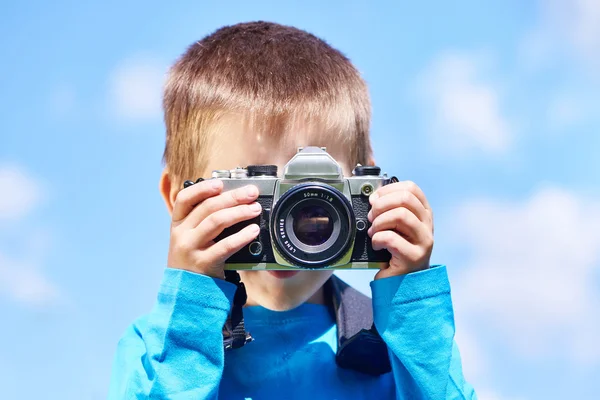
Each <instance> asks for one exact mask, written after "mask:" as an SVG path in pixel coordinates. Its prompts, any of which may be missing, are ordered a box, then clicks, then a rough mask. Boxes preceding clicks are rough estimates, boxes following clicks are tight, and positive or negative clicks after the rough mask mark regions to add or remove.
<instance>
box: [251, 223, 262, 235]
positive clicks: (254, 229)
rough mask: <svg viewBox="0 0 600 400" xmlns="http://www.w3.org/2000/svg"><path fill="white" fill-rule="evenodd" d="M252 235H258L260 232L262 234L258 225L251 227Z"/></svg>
mask: <svg viewBox="0 0 600 400" xmlns="http://www.w3.org/2000/svg"><path fill="white" fill-rule="evenodd" d="M250 227H251V228H250V233H252V234H255V235H257V234H258V232H260V226H258V225H257V224H252V225H250Z"/></svg>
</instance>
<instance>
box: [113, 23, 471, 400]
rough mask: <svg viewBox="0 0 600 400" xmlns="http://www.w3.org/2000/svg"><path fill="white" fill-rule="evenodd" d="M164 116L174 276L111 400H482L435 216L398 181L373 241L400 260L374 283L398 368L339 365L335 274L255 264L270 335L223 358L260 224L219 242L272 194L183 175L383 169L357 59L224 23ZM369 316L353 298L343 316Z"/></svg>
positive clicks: (270, 31)
mask: <svg viewBox="0 0 600 400" xmlns="http://www.w3.org/2000/svg"><path fill="white" fill-rule="evenodd" d="M164 111H165V121H166V126H167V141H166V149H165V161H166V168H165V170H164V173H163V175H162V177H161V180H160V191H161V194H162V196H163V198H164V200H165V203H166V205H167V209H168V210H169V212H170V213H171V216H172V226H171V240H170V247H169V254H168V260H167V266H168V268H166V270H165V273H164V278H163V282H162V284H161V287H160V291H159V293H158V300H157V304H156V306H155V308H154V309H153V310H152V312H151V313H150V314H149V315H147V316H145V317H143V318H141V319H139V320H137V321H136V322H135V323H134V324H133V325H132V326H131V327H130V328H129V329H128V330H127V331H126V333H125V335H124V336H123V338H122V339H121V340H120V342H119V346H118V349H117V354H116V359H115V364H114V369H113V376H112V382H111V388H110V395H109V398H110V399H115V400H116V399H145V398H156V399H159V398H161V399H163V398H164V399H216V398H221V399H254V400H256V399H306V398H312V399H392V398H396V399H474V398H476V396H475V393H474V391H473V389H472V388H471V387H470V386H469V385H468V384H467V383H466V382H465V380H464V378H463V375H462V371H461V363H460V357H459V353H458V350H457V347H456V345H455V343H454V320H453V311H452V303H451V298H450V287H449V283H448V279H447V274H446V269H445V267H444V266H432V267H430V265H429V258H430V255H431V251H432V247H433V219H432V212H431V209H430V207H429V204H428V202H427V199H426V198H425V195H424V194H423V192H422V191H421V190H420V189H419V188H418V187H417V186H416V185H415V184H414V183H412V182H397V183H392V184H389V185H386V186H383V187H381V188H380V189H378V190H377V191H376V192H375V193H374V194H372V195H371V196H370V200H369V201H370V204H371V206H372V209H371V211H370V213H369V216H368V219H369V222H371V226H370V228H369V230H368V235H369V236H370V237H371V239H372V245H373V248H374V249H376V250H380V249H387V250H388V251H389V253H390V254H391V259H390V261H389V263H387V264H386V265H385V267H384V268H382V269H381V270H380V271H379V272H378V273H377V275H376V276H375V280H374V281H373V282H372V283H371V287H372V291H373V300H372V309H373V314H374V322H375V327H376V329H377V332H378V334H377V333H375V335H377V336H376V337H377V338H379V337H380V338H382V339H383V342H385V345H387V349H386V348H385V346H384V347H383V349H384V353H383V357H384V358H385V361H384V362H383V364H385V363H386V362H387V360H388V357H389V365H391V368H390V369H391V371H389V372H387V370H385V368H384V370H379V371H374V370H369V368H367V367H366V365H367V364H369V362H371V361H373V362H375V363H379V362H381V361H382V360H381V358H382V355H381V353H378V354H375V353H373V354H371V353H369V352H367V354H366V355H367V357H366V358H363V359H360V360H362V361H358V362H356V360H359V359H358V358H356V359H355V360H354V361H353V360H352V359H351V360H350V361H351V362H350V364H352V363H354V365H355V366H356V367H355V368H353V367H350V368H347V367H346V368H342V367H340V366H339V365H338V364H339V363H338V359H337V358H336V353H338V352H339V351H338V350H339V347H340V343H341V342H339V338H338V331H339V330H340V329H342V327H341V326H340V322H339V321H340V320H338V319H337V318H336V317H335V312H332V305H331V298H330V297H331V294H330V293H329V292H328V291H327V290H326V287H327V284H328V282H331V281H332V280H334V278H333V277H332V273H333V271H331V270H317V271H308V270H298V271H291V272H290V271H240V272H239V273H240V276H241V280H242V282H243V283H244V284H245V287H246V291H247V301H246V304H245V307H244V308H243V316H244V323H245V327H246V328H247V330H248V331H249V332H251V333H252V336H253V337H254V338H255V340H254V341H253V342H250V343H247V344H245V345H244V346H242V347H240V348H235V349H224V346H223V343H224V342H223V331H222V329H223V326H224V324H225V322H226V320H227V317H228V315H229V313H230V310H231V308H232V303H233V301H234V294H235V292H236V285H234V284H232V283H230V282H227V281H225V280H224V276H225V274H224V268H223V267H224V262H225V260H226V259H227V258H228V257H229V256H231V255H232V254H234V253H236V252H237V251H238V250H240V249H241V248H243V247H244V246H247V245H248V244H249V243H250V242H251V241H252V240H253V239H254V238H256V236H257V235H258V233H259V227H258V226H257V225H256V224H251V225H248V226H247V227H246V228H244V229H242V230H240V231H239V232H237V233H234V234H232V235H230V236H227V237H226V238H224V239H222V240H218V241H215V240H214V239H215V238H216V237H217V236H218V235H219V234H220V233H221V232H223V230H224V229H225V228H227V227H230V226H232V225H234V224H236V223H239V222H241V221H245V220H249V219H252V218H255V217H256V216H258V215H259V214H260V213H261V206H260V205H259V204H258V203H257V202H256V201H255V200H256V199H257V197H258V189H257V188H256V187H255V186H247V187H243V188H241V189H235V190H231V191H223V186H222V182H221V181H219V180H217V179H212V180H205V181H202V182H199V183H197V184H194V185H192V186H190V187H188V188H186V189H182V188H183V182H184V181H185V180H187V179H195V178H196V177H205V178H206V177H210V175H211V171H212V170H217V169H234V168H235V167H237V166H246V165H253V164H274V165H277V166H278V167H279V171H282V169H283V166H284V165H285V164H286V163H287V161H289V160H290V159H291V158H292V156H294V154H295V153H296V151H297V149H298V147H302V146H319V147H326V148H327V152H328V153H329V154H330V155H331V156H332V157H333V158H334V159H335V160H336V161H337V162H338V163H339V164H340V165H341V166H342V168H343V171H344V176H350V175H351V173H352V169H353V167H354V166H355V165H356V164H357V163H360V164H362V165H374V161H373V155H372V151H371V144H370V138H369V123H370V101H369V97H368V92H367V87H366V85H365V83H364V81H363V80H362V78H361V77H360V75H359V73H358V72H357V71H356V69H355V68H354V67H353V65H352V64H351V63H350V61H348V60H347V59H346V58H345V57H344V56H343V55H342V54H341V53H340V52H338V51H337V50H335V49H333V48H331V47H330V46H329V45H327V44H326V43H325V42H323V41H322V40H320V39H318V38H316V37H314V36H313V35H310V34H308V33H306V32H304V31H301V30H298V29H295V28H292V27H287V26H281V25H277V24H272V23H265V22H256V23H246V24H238V25H234V26H229V27H224V28H221V29H219V30H217V31H216V32H215V33H213V34H211V35H209V36H208V37H206V38H204V39H203V40H201V41H199V42H197V43H194V44H193V45H192V46H191V47H190V48H189V49H188V50H187V52H186V53H185V54H183V56H182V57H181V58H180V59H179V60H178V61H177V63H176V64H175V65H174V66H173V67H172V69H171V71H170V74H169V79H168V81H167V84H166V87H165V94H164ZM346 293H351V292H349V291H347V292H346ZM338 294H339V293H338ZM343 301H344V300H343V297H342V303H343ZM369 301H370V300H369ZM341 306H344V304H342V305H341ZM338 307H340V305H338ZM369 308H370V304H369ZM356 310H357V308H356V306H355V305H349V307H348V309H346V311H345V313H347V314H344V315H349V316H350V317H352V312H353V311H354V313H356V312H357V311H356ZM369 313H370V310H369ZM363 314H364V313H363ZM358 317H361V318H362V317H364V316H363V315H360V316H358ZM368 328H369V327H367V329H368ZM372 332H375V331H374V330H373V331H372ZM379 335H380V336H379ZM380 340H381V339H380ZM375 342H376V341H375ZM383 342H382V343H383ZM362 343H363V344H364V347H363V349H370V348H371V347H369V346H370V345H371V344H372V343H374V342H373V341H363V342H362ZM361 346H362V345H361ZM365 351H366V350H365ZM369 351H370V350H369ZM358 356H360V354H358V353H357V357H358ZM363 356H364V354H363ZM352 357H354V356H352V355H351V357H350V358H352Z"/></svg>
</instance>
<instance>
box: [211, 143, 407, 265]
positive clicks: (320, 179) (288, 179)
mask: <svg viewBox="0 0 600 400" xmlns="http://www.w3.org/2000/svg"><path fill="white" fill-rule="evenodd" d="M380 172H381V169H380V168H379V167H374V166H361V165H357V166H356V168H355V169H354V171H353V174H352V176H351V177H344V175H343V172H342V168H341V167H340V165H339V164H338V163H337V162H336V161H335V160H334V159H333V158H332V157H331V156H330V155H329V154H328V153H327V152H326V149H325V148H319V147H305V148H300V149H299V150H298V153H297V154H296V155H295V156H294V157H292V159H291V160H290V161H289V162H288V163H287V164H286V165H285V168H284V171H283V176H282V177H281V178H280V177H278V175H277V166H274V165H250V166H248V167H246V168H236V169H234V170H216V171H213V172H212V178H213V179H220V180H222V181H223V191H224V192H225V191H228V190H232V189H236V188H239V187H242V186H246V185H249V184H251V185H255V186H257V187H258V190H259V197H258V199H257V202H259V203H260V204H261V206H262V213H261V214H260V215H259V216H258V217H256V218H254V219H251V220H248V221H244V222H241V223H238V224H236V225H234V226H231V227H229V228H227V229H225V230H224V231H223V232H222V233H221V234H220V235H219V236H218V237H217V238H215V241H218V240H221V239H222V238H224V237H227V236H229V235H231V234H233V233H235V232H238V231H239V230H240V229H242V228H243V227H245V226H247V225H249V224H252V223H256V224H258V225H259V226H260V233H259V235H258V237H257V238H256V239H255V240H254V241H252V242H251V243H250V244H249V245H248V246H245V247H244V248H242V249H241V250H240V251H238V252H237V253H235V254H233V255H232V256H231V257H229V258H228V259H227V260H226V262H225V269H227V270H265V269H269V270H286V269H350V268H353V269H370V268H381V267H382V265H383V264H384V263H386V262H388V261H389V259H390V254H389V252H388V251H387V250H385V249H384V250H380V251H374V250H373V248H372V245H371V238H370V237H369V236H368V235H367V230H368V228H369V226H370V223H369V221H368V219H367V214H368V212H369V210H370V208H371V207H370V203H369V196H370V195H371V194H372V193H373V192H374V191H375V190H377V189H378V188H379V187H381V186H384V185H386V184H389V183H392V182H397V181H398V180H397V179H396V178H395V177H391V178H388V177H387V175H385V174H384V175H383V176H382V175H381V174H380Z"/></svg>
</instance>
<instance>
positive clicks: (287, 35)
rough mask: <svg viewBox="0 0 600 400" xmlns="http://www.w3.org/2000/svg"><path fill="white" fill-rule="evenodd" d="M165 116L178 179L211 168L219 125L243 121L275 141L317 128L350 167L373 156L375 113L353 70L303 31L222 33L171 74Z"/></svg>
mask: <svg viewBox="0 0 600 400" xmlns="http://www.w3.org/2000/svg"><path fill="white" fill-rule="evenodd" d="M163 108H164V117H165V124H166V129H167V138H166V145H165V151H164V162H165V163H166V165H167V167H168V169H169V174H170V175H171V178H172V179H175V180H179V181H181V180H185V179H192V178H193V177H194V176H196V175H197V174H199V173H200V171H203V170H204V168H205V167H206V162H207V158H208V157H207V156H208V152H209V151H210V143H211V141H212V140H213V139H214V136H215V131H216V130H215V129H214V127H215V126H217V125H218V123H219V121H220V120H221V119H222V118H223V117H224V116H226V115H228V114H230V113H238V114H240V115H244V116H245V117H244V119H245V120H246V121H247V123H248V125H249V126H248V128H250V129H253V131H256V130H259V131H260V132H261V133H262V134H264V135H265V136H266V137H267V138H268V137H276V136H277V135H281V132H284V131H285V128H287V127H291V126H294V124H295V123H297V122H298V121H303V122H305V123H309V124H318V126H321V127H323V129H324V130H326V131H327V132H331V133H333V134H335V135H336V139H337V140H338V141H339V142H340V144H341V145H343V146H346V148H347V149H348V157H349V162H350V163H351V165H355V164H356V163H361V164H366V163H367V161H368V158H369V157H370V155H371V143H370V138H369V125H370V118H371V105H370V100H369V94H368V90H367V86H366V84H365V82H364V81H363V79H362V78H361V76H360V74H359V72H358V71H357V70H356V68H354V66H353V65H352V63H351V62H350V61H349V60H348V59H347V58H346V57H345V56H344V55H343V54H342V53H340V52H339V51H338V50H336V49H334V48H332V47H331V46H329V45H328V44H327V43H325V42H324V41H323V40H321V39H319V38H317V37H315V36H314V35H312V34H309V33H307V32H305V31H302V30H300V29H297V28H293V27H289V26H283V25H279V24H274V23H268V22H261V21H259V22H251V23H243V24H237V25H233V26H226V27H223V28H220V29H219V30H217V31H216V32H214V33H212V34H211V35H209V36H207V37H205V38H204V39H202V40H200V41H198V42H196V43H194V44H192V45H191V46H190V47H189V48H188V49H187V51H186V52H185V53H184V54H183V55H182V56H181V57H180V58H179V60H178V61H177V62H176V63H175V64H174V65H173V66H172V67H171V69H170V71H169V76H168V79H167V82H166V85H165V90H164V97H163Z"/></svg>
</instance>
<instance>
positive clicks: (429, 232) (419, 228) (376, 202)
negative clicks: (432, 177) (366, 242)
mask: <svg viewBox="0 0 600 400" xmlns="http://www.w3.org/2000/svg"><path fill="white" fill-rule="evenodd" d="M369 202H370V203H371V207H372V208H371V211H369V214H368V219H369V222H371V223H372V226H371V227H370V228H369V231H368V235H369V236H370V237H371V239H372V245H373V249H374V250H381V249H387V250H388V251H389V252H390V253H391V255H392V258H391V259H390V262H389V264H388V265H387V266H386V267H384V268H382V269H381V270H380V271H379V272H378V273H377V275H375V279H381V278H387V277H390V276H396V275H404V274H408V273H410V272H415V271H420V270H423V269H427V268H429V259H430V257H431V251H432V250H433V213H432V211H431V208H430V207H429V203H428V202H427V198H425V195H424V194H423V192H422V191H421V189H420V188H419V187H418V186H417V185H416V184H415V183H413V182H410V181H407V182H396V183H392V184H389V185H386V186H383V187H381V188H379V189H378V190H377V191H376V192H375V193H373V194H372V195H371V196H370V197H369Z"/></svg>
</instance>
